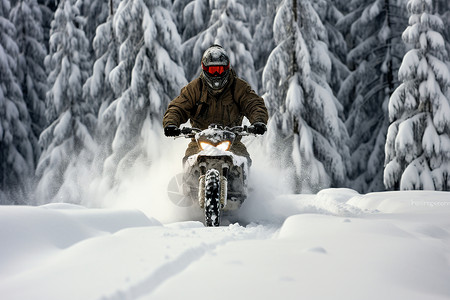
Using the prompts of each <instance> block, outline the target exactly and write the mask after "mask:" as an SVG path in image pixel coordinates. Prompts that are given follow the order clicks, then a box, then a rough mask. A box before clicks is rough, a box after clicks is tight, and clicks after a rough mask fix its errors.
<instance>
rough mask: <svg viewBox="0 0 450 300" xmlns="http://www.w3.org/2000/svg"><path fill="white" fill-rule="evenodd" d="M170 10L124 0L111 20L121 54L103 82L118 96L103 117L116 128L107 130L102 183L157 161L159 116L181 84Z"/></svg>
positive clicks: (177, 42) (165, 4)
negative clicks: (108, 141)
mask: <svg viewBox="0 0 450 300" xmlns="http://www.w3.org/2000/svg"><path fill="white" fill-rule="evenodd" d="M170 5H171V2H170V1H169V0H165V1H159V3H158V4H157V3H154V2H153V1H140V0H127V1H122V2H121V3H120V5H119V7H118V10H117V12H116V13H115V15H114V19H113V28H114V32H115V37H116V38H117V41H118V43H119V44H120V51H119V55H118V64H117V66H116V67H115V68H114V69H112V70H111V72H110V73H109V75H108V78H109V81H110V84H111V86H112V88H113V89H114V93H115V94H117V95H120V96H119V97H118V98H117V99H115V100H114V101H113V102H112V103H111V104H110V105H109V106H108V108H107V109H105V110H104V112H103V114H102V115H103V116H102V118H106V119H112V118H114V119H115V124H116V127H113V128H109V130H111V131H113V132H114V134H115V135H114V139H113V141H112V144H111V151H112V154H111V155H110V156H109V157H108V158H107V159H106V160H105V163H104V170H103V172H104V174H105V180H106V181H107V183H106V184H111V183H113V182H116V181H117V180H120V179H121V178H122V177H121V176H123V174H124V172H126V171H127V170H129V169H130V167H132V166H133V165H134V164H135V163H136V162H141V163H144V164H151V162H152V161H153V160H154V159H156V158H157V156H158V152H159V149H158V139H159V137H160V136H161V134H162V127H161V120H162V116H163V114H164V111H165V110H166V108H167V105H168V103H169V101H170V100H171V99H173V98H174V97H175V96H176V95H177V94H178V93H179V91H180V88H181V87H182V86H183V85H185V84H186V79H185V77H184V72H183V69H182V67H181V60H180V57H181V49H180V45H181V38H180V36H179V34H178V32H177V28H176V26H175V23H174V22H173V19H172V15H171V13H170V11H169V8H170Z"/></svg>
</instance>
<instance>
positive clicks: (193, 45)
mask: <svg viewBox="0 0 450 300" xmlns="http://www.w3.org/2000/svg"><path fill="white" fill-rule="evenodd" d="M197 1H199V0H197ZM209 10H210V12H211V15H210V18H209V20H207V28H206V29H205V30H204V31H202V32H200V33H199V34H197V35H196V36H194V37H192V38H191V39H189V40H188V41H186V42H185V43H184V44H183V47H184V50H183V51H184V55H183V56H184V58H185V60H189V61H191V62H192V65H186V66H187V67H188V68H189V69H188V70H187V72H186V74H187V78H188V80H192V79H194V77H195V76H198V75H199V73H200V61H201V57H202V54H203V52H204V51H205V50H206V49H207V48H208V47H209V46H211V45H212V44H219V45H221V46H222V47H223V48H224V49H225V50H226V51H227V53H228V55H229V56H230V62H231V66H232V68H234V69H235V70H236V72H237V74H238V76H240V77H242V78H243V79H244V80H246V81H247V82H248V83H249V84H250V85H251V86H252V87H253V88H254V89H257V87H258V85H257V77H256V71H255V67H254V63H253V58H252V55H251V53H250V51H249V49H250V47H251V44H252V36H251V34H250V30H249V28H248V26H247V24H246V22H247V15H246V12H245V6H244V5H243V4H242V3H241V1H240V0H235V1H227V0H211V1H209ZM189 13H191V14H192V16H191V17H190V18H191V19H190V20H193V19H194V18H195V13H196V10H195V9H194V10H192V11H189ZM188 16H190V15H189V14H188V12H186V15H185V18H187V17H188ZM200 25H201V24H200ZM200 25H199V28H201V26H200Z"/></svg>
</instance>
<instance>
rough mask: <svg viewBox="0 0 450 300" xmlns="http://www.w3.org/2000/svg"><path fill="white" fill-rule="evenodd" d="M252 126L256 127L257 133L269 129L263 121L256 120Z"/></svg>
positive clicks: (262, 132)
mask: <svg viewBox="0 0 450 300" xmlns="http://www.w3.org/2000/svg"><path fill="white" fill-rule="evenodd" d="M252 126H253V127H254V128H255V130H254V133H255V134H264V133H265V132H266V131H267V127H266V124H264V123H263V122H255V123H253V124H252Z"/></svg>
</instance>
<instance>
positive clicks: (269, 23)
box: [250, 0, 280, 90]
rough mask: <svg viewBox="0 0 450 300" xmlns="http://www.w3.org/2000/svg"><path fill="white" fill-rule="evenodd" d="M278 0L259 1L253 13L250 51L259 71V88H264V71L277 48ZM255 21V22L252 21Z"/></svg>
mask: <svg viewBox="0 0 450 300" xmlns="http://www.w3.org/2000/svg"><path fill="white" fill-rule="evenodd" d="M277 2H280V1H273V0H261V1H258V6H257V7H256V9H255V10H254V13H253V14H252V16H253V17H252V19H254V20H255V21H254V23H256V24H255V25H254V33H253V43H252V44H251V47H250V51H251V54H252V57H253V61H254V64H255V69H256V72H257V75H258V76H257V80H258V89H259V90H262V73H263V70H264V67H265V65H266V62H267V59H268V58H269V55H270V53H271V52H272V50H273V49H274V48H275V41H274V38H273V21H274V19H275V13H276V8H277V4H278V3H277ZM252 23H253V22H252Z"/></svg>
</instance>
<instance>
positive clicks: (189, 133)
mask: <svg viewBox="0 0 450 300" xmlns="http://www.w3.org/2000/svg"><path fill="white" fill-rule="evenodd" d="M221 129H222V130H225V131H230V132H233V133H234V134H236V135H240V136H247V135H256V133H255V127H254V126H252V125H250V126H247V125H244V126H234V127H227V126H225V127H223V128H221ZM202 131H203V130H202V129H199V128H194V127H183V128H181V129H180V135H179V136H178V137H185V138H193V137H195V134H196V133H199V132H202Z"/></svg>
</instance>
